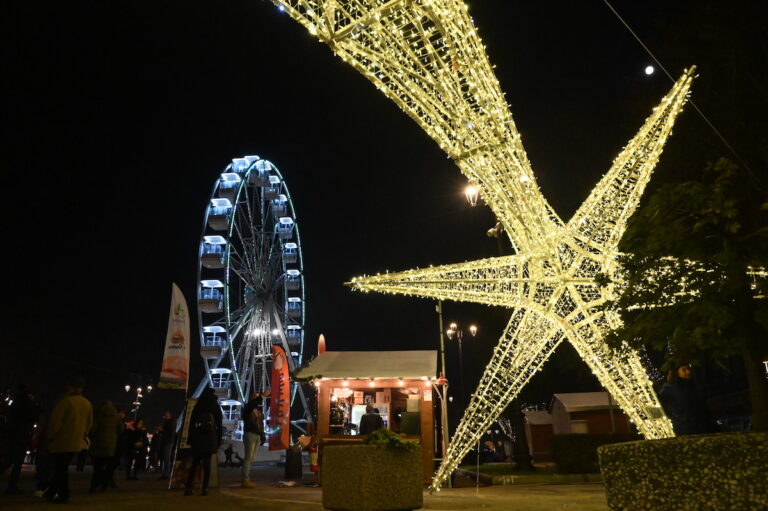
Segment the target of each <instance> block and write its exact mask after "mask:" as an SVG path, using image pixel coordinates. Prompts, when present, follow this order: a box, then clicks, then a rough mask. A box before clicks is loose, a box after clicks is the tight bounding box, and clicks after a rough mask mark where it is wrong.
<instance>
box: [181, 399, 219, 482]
mask: <svg viewBox="0 0 768 511" xmlns="http://www.w3.org/2000/svg"><path fill="white" fill-rule="evenodd" d="M222 422H223V418H222V415H221V407H220V406H219V400H218V399H216V394H215V393H214V391H213V389H212V388H210V387H208V388H206V389H205V390H203V393H202V394H201V395H200V399H198V400H197V403H196V404H195V408H194V409H193V410H192V416H191V417H190V421H189V423H190V428H189V445H190V446H191V447H192V466H191V467H189V475H188V476H187V484H186V488H185V490H184V495H186V496H189V495H192V494H193V493H192V486H193V484H194V481H195V472H197V467H198V465H200V464H201V463H202V465H203V481H202V487H201V489H200V495H201V496H205V495H208V481H209V480H210V478H211V458H212V457H213V455H214V454H215V453H216V451H217V450H218V448H219V444H220V443H221V436H222V432H223V431H222V430H223V424H222Z"/></svg>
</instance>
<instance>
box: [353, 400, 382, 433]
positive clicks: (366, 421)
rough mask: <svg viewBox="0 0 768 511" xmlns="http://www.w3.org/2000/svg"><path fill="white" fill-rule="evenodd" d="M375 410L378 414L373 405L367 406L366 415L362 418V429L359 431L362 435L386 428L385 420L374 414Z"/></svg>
mask: <svg viewBox="0 0 768 511" xmlns="http://www.w3.org/2000/svg"><path fill="white" fill-rule="evenodd" d="M374 410H375V411H377V412H378V410H376V409H375V408H374V407H373V406H372V405H366V406H365V414H363V416H362V417H361V418H360V428H359V429H358V431H359V432H360V434H361V435H367V434H368V433H373V432H374V431H376V430H377V429H381V428H383V427H384V419H382V418H381V415H379V414H378V413H374Z"/></svg>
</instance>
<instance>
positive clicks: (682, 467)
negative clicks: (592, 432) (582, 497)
mask: <svg viewBox="0 0 768 511" xmlns="http://www.w3.org/2000/svg"><path fill="white" fill-rule="evenodd" d="M598 453H599V456H600V469H601V472H602V475H603V480H604V481H605V489H606V494H607V497H608V506H609V507H610V508H611V509H612V510H622V511H625V510H626V511H629V510H632V511H635V510H636V511H651V510H660V511H661V510H663V511H668V510H673V509H685V510H688V509H690V510H696V511H722V510H728V511H741V510H743V511H755V510H758V509H768V433H718V434H714V435H692V436H682V437H677V438H665V439H662V440H642V441H639V442H629V443H625V444H620V445H605V446H602V447H600V448H599V449H598Z"/></svg>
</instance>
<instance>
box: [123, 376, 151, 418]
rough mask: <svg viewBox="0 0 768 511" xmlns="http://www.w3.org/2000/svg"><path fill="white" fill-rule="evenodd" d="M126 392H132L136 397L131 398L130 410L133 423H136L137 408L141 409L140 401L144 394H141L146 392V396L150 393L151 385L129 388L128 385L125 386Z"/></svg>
mask: <svg viewBox="0 0 768 511" xmlns="http://www.w3.org/2000/svg"><path fill="white" fill-rule="evenodd" d="M125 391H126V392H131V391H134V392H135V393H136V395H135V396H134V398H133V402H132V403H131V405H132V406H133V409H132V410H131V411H132V412H133V422H136V420H137V419H138V416H139V408H141V400H142V398H144V394H142V392H144V391H146V392H147V394H149V393H150V392H152V385H147V386H146V387H139V386H136V387H131V386H130V385H126V386H125Z"/></svg>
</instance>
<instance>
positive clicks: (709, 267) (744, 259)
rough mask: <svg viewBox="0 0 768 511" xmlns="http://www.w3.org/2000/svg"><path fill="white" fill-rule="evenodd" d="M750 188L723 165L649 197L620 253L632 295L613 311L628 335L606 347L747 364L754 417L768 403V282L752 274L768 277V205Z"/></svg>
mask: <svg viewBox="0 0 768 511" xmlns="http://www.w3.org/2000/svg"><path fill="white" fill-rule="evenodd" d="M750 183H751V182H750V181H749V180H747V179H745V178H744V177H743V176H742V174H741V173H740V171H739V169H738V167H736V166H735V165H734V164H733V163H732V162H730V161H728V160H726V159H720V160H718V161H717V162H716V163H715V164H710V165H708V166H707V167H706V168H705V169H704V172H703V173H702V177H701V179H700V180H698V181H687V182H683V183H675V184H667V185H664V186H662V187H660V188H659V189H658V190H657V191H656V192H655V193H653V194H652V195H651V196H650V197H649V199H648V201H647V203H646V204H645V205H644V206H643V207H642V208H641V209H639V210H638V212H637V213H636V214H635V215H634V216H633V217H632V218H631V220H630V222H629V225H628V228H627V231H626V234H625V235H624V238H623V239H622V242H621V245H620V250H621V251H622V253H623V254H624V255H622V256H621V257H620V262H621V268H622V270H621V272H622V277H623V279H624V280H625V282H626V287H625V288H624V289H622V290H621V291H622V294H621V295H620V297H619V298H618V299H617V300H616V301H615V302H612V303H610V304H608V307H612V308H613V307H615V308H617V309H618V310H619V311H621V314H622V318H623V319H624V326H623V327H622V328H620V329H618V330H615V331H613V332H611V333H610V334H609V335H608V338H607V342H608V343H609V344H610V345H611V346H613V347H615V348H618V347H619V346H621V345H622V343H627V344H629V345H630V346H632V347H634V348H636V349H639V348H641V347H651V348H654V349H656V350H661V351H663V352H664V353H665V355H666V357H667V359H668V361H669V362H675V363H678V362H688V361H691V360H695V359H697V358H701V357H710V358H714V359H715V360H722V359H724V358H728V357H733V356H740V357H742V358H743V359H744V362H745V364H746V367H747V373H748V379H749V384H750V390H751V393H752V395H753V400H752V402H753V411H754V407H755V405H756V402H755V398H760V396H763V398H765V399H768V394H767V393H766V385H765V378H764V377H762V376H761V375H760V371H762V368H761V367H760V365H761V364H760V360H761V359H764V358H763V357H765V356H766V355H768V343H767V342H766V341H767V339H768V337H767V333H768V298H766V297H768V278H766V277H762V278H760V277H756V276H755V275H754V271H755V270H756V269H759V268H768V202H766V200H765V196H764V195H763V192H762V191H760V190H757V189H756V188H755V187H754V186H752V185H751V184H750ZM760 380H762V384H761V382H760ZM756 387H761V388H756ZM760 399H762V398H760ZM763 407H765V405H763ZM753 415H754V414H753ZM753 420H754V417H753ZM766 421H768V416H766Z"/></svg>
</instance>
